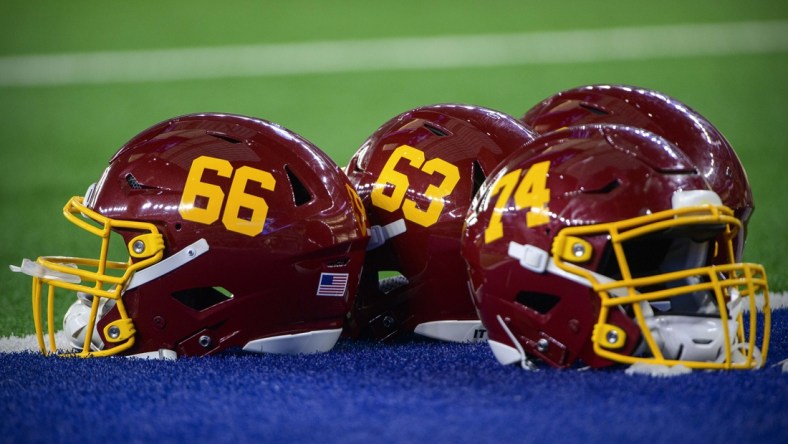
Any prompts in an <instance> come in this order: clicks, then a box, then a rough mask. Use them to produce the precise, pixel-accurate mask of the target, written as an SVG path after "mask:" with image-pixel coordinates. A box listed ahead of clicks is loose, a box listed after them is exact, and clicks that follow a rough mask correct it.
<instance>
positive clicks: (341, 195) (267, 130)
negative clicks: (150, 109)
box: [16, 114, 369, 358]
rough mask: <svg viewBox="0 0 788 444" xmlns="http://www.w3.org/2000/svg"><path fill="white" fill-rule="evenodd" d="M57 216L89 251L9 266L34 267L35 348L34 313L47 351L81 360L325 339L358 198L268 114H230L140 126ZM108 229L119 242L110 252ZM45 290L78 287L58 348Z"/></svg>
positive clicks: (361, 235) (355, 255)
mask: <svg viewBox="0 0 788 444" xmlns="http://www.w3.org/2000/svg"><path fill="white" fill-rule="evenodd" d="M63 214H64V215H65V217H66V219H68V221H69V222H71V223H73V224H74V225H76V226H77V227H78V228H80V229H82V230H86V231H88V232H89V233H91V234H92V235H94V236H95V237H96V238H97V239H98V240H99V241H100V249H99V252H98V255H97V256H98V258H97V259H95V258H90V259H88V258H77V257H53V256H45V257H39V258H38V259H37V260H36V261H35V262H33V261H28V260H25V261H24V263H23V265H22V267H18V268H16V270H17V271H22V272H24V273H26V274H29V275H32V276H33V307H34V319H35V326H36V332H37V335H38V341H39V345H40V347H41V350H42V352H44V353H45V354H46V353H47V346H46V345H45V343H44V330H45V328H44V326H43V321H42V318H43V317H46V318H47V324H48V333H49V338H50V340H49V342H50V344H49V347H48V349H49V351H50V352H53V353H55V352H60V351H63V350H64V349H70V348H72V347H73V348H75V349H76V350H77V351H76V354H78V355H79V356H84V357H86V356H106V355H115V354H119V355H129V356H144V357H164V358H172V357H176V356H202V355H210V354H215V353H217V352H219V351H222V350H225V349H228V348H241V349H243V350H246V351H252V352H260V353H263V352H272V353H309V352H317V351H325V350H328V349H330V348H332V347H333V345H334V343H335V342H336V341H337V339H338V337H339V336H340V334H341V331H342V324H343V321H344V318H345V317H346V315H347V313H348V311H349V309H350V306H351V304H352V302H353V297H354V295H355V291H356V288H357V285H358V281H359V276H360V272H361V267H362V265H363V259H364V254H365V248H366V244H367V242H368V240H369V237H368V235H367V225H366V224H367V222H366V216H365V213H364V208H363V207H362V206H361V205H360V201H359V200H358V196H356V193H355V191H354V189H353V187H352V186H351V185H350V183H349V182H348V180H347V178H346V177H345V175H344V174H343V173H342V171H341V170H340V169H339V167H338V166H337V165H336V164H335V163H334V162H333V161H332V160H331V159H330V158H329V157H328V156H327V155H325V154H324V153H323V152H321V151H320V150H319V149H318V148H316V147H315V146H314V145H312V144H311V143H310V142H308V141H307V140H305V139H303V138H301V137H300V136H298V135H296V134H294V133H293V132H291V131H289V130H287V129H285V128H283V127H281V126H278V125H276V124H274V123H271V122H268V121H265V120H260V119H255V118H251V117H245V116H238V115H229V114H193V115H186V116H182V117H177V118H173V119H170V120H167V121H164V122H161V123H159V124H157V125H155V126H153V127H151V128H149V129H147V130H145V131H143V132H142V133H140V134H139V135H137V136H136V137H134V138H133V139H132V140H131V141H129V142H128V143H126V144H125V145H124V146H123V147H121V148H120V150H119V151H118V152H117V153H116V154H115V155H114V156H113V157H112V158H111V160H110V161H109V166H108V167H107V169H106V170H105V171H104V173H103V175H102V176H101V178H100V180H99V181H98V182H97V183H96V184H94V185H93V186H91V188H90V189H89V190H88V192H87V193H86V195H85V196H84V197H74V198H72V199H70V200H69V201H68V203H67V204H66V206H65V208H64V210H63ZM111 238H113V239H114V238H120V239H122V250H123V251H121V252H119V253H118V252H115V253H114V254H119V256H120V258H121V259H119V260H112V259H111V258H112V257H113V256H112V255H111V253H110V251H109V250H110V245H111V243H112V241H111ZM56 290H57V293H60V292H61V291H68V292H71V293H73V292H76V293H77V298H76V301H75V302H74V303H73V304H72V306H71V307H70V308H69V310H68V312H67V314H66V316H65V320H64V330H65V332H66V334H67V336H68V340H69V341H70V342H71V343H70V344H67V346H66V347H64V346H63V345H62V344H61V345H60V346H59V345H57V344H56V343H55V342H56V341H55V339H54V338H55V319H54V310H53V309H52V307H53V305H54V304H53V302H54V298H55V297H56V296H55V294H56ZM58 297H60V296H58ZM42 299H48V303H47V306H48V309H47V310H46V315H44V314H43V313H42V307H41V306H42V303H43V302H42Z"/></svg>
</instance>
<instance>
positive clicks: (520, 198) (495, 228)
mask: <svg viewBox="0 0 788 444" xmlns="http://www.w3.org/2000/svg"><path fill="white" fill-rule="evenodd" d="M549 169H550V161H544V162H539V163H536V164H534V165H532V166H531V168H530V169H529V170H528V171H526V173H525V176H524V177H523V178H522V180H520V181H519V182H520V183H519V185H518V184H517V182H518V180H519V179H520V174H521V173H522V170H521V169H517V170H514V171H510V172H509V173H507V174H506V175H505V176H503V177H501V178H500V179H499V180H498V182H496V183H495V185H494V186H493V188H492V190H491V194H490V195H491V196H494V195H496V194H498V200H497V201H496V202H495V207H494V208H493V212H492V214H491V215H490V223H489V225H488V226H487V229H485V230H484V242H485V243H490V242H492V241H494V240H497V239H500V238H501V237H503V224H501V216H502V215H503V212H504V210H505V209H506V205H507V204H508V203H509V199H510V198H511V197H512V192H513V191H514V207H515V210H522V209H523V208H529V207H530V211H529V212H528V213H527V214H526V216H525V224H526V226H527V227H528V228H533V227H537V226H539V225H544V224H546V223H548V222H549V221H550V216H549V215H548V213H547V204H548V203H549V202H550V190H549V189H548V188H547V171H548V170H549ZM515 186H517V190H516V191H515Z"/></svg>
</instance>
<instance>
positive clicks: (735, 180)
mask: <svg viewBox="0 0 788 444" xmlns="http://www.w3.org/2000/svg"><path fill="white" fill-rule="evenodd" d="M522 121H523V122H525V123H526V124H528V125H530V126H531V127H533V129H534V130H535V131H536V132H538V133H540V134H543V133H547V132H550V131H553V130H556V129H559V128H562V127H567V126H576V125H584V124H594V123H613V124H620V125H628V126H634V127H638V128H643V129H645V130H648V131H651V132H652V133H655V134H657V135H660V136H662V137H664V138H665V139H667V140H668V141H670V142H671V143H672V144H673V145H674V146H676V147H677V148H678V149H679V150H681V151H682V152H683V153H684V154H686V155H687V157H688V158H689V159H690V160H691V161H692V163H694V164H695V166H696V168H697V169H698V173H699V174H701V175H702V176H703V177H704V178H705V179H706V181H707V182H708V183H709V185H710V186H711V189H712V190H713V191H714V192H716V193H717V194H718V195H719V196H720V198H721V199H722V203H723V204H724V205H725V206H727V207H729V208H731V209H733V212H734V214H735V216H736V217H738V218H739V220H741V221H742V230H741V233H740V234H741V235H740V236H737V238H736V239H735V240H734V247H735V250H736V258H737V259H738V260H741V257H742V253H743V250H744V241H745V238H746V234H747V224H748V222H749V219H750V216H751V215H752V212H753V211H754V209H755V205H754V203H753V198H752V191H751V189H750V185H749V181H748V180H747V174H746V172H745V171H744V167H743V166H742V164H741V161H739V158H738V156H737V155H736V152H734V150H733V148H732V147H731V145H730V143H728V141H727V140H726V139H725V137H724V136H723V135H722V134H721V133H720V132H719V131H718V130H717V128H715V127H714V125H712V124H711V122H709V121H708V120H707V119H706V118H705V117H703V116H702V115H700V114H699V113H698V112H697V111H695V110H693V109H691V108H690V107H688V106H687V105H685V104H683V103H681V102H679V101H678V100H676V99H674V98H672V97H669V96H667V95H665V94H663V93H660V92H658V91H654V90H650V89H646V88H637V87H633V86H626V85H591V86H583V87H579V88H574V89H569V90H566V91H562V92H559V93H558V94H555V95H553V96H551V97H548V98H547V99H545V100H543V101H542V102H541V103H539V104H537V105H536V106H534V107H533V108H531V109H530V110H528V111H527V112H526V113H525V115H524V116H523V118H522Z"/></svg>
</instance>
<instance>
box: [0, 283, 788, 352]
mask: <svg viewBox="0 0 788 444" xmlns="http://www.w3.org/2000/svg"><path fill="white" fill-rule="evenodd" d="M769 302H770V305H771V307H772V310H784V309H786V308H788V292H781V293H773V294H772V295H770V297H769ZM761 306H763V304H762V303H761V304H758V308H760V307H761ZM48 338H49V335H44V344H46V345H47V347H49V339H48ZM55 340H56V341H57V343H58V344H66V343H67V342H66V341H67V339H66V337H65V334H64V333H63V331H62V330H61V331H58V332H56V333H55ZM31 351H32V352H38V351H39V349H38V339H36V335H28V336H14V335H11V336H8V337H0V353H20V352H31Z"/></svg>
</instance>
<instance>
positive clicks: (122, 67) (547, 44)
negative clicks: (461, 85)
mask: <svg viewBox="0 0 788 444" xmlns="http://www.w3.org/2000/svg"><path fill="white" fill-rule="evenodd" d="M782 52H788V21H767V22H741V23H723V24H686V25H670V26H647V27H630V28H612V29H611V28H608V29H597V30H574V31H556V32H534V33H521V34H491V35H463V36H443V37H424V38H416V37H405V38H395V39H377V40H349V41H324V42H311V43H290V44H265V45H245V46H224V47H203V48H181V49H160V50H145V51H114V52H110V51H108V52H94V53H71V54H50V55H26V56H13V57H1V58H0V86H6V87H9V86H11V87H13V86H44V85H69V84H107V83H139V82H160V81H177V80H189V79H216V78H231V77H261V76H281V75H305V74H327V73H341V72H363V71H383V70H424V69H446V68H470V67H488V66H518V65H535V64H569V63H587V62H599V61H612V60H645V59H657V58H674V57H698V56H725V55H738V54H760V53H782Z"/></svg>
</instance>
